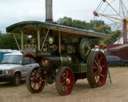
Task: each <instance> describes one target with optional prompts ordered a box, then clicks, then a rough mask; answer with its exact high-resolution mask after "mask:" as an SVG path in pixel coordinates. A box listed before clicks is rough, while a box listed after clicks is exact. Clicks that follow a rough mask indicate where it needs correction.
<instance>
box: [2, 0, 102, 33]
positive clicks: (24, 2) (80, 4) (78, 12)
mask: <svg viewBox="0 0 128 102" xmlns="http://www.w3.org/2000/svg"><path fill="white" fill-rule="evenodd" d="M99 2H100V0H53V16H54V17H53V19H54V20H57V19H58V18H61V17H64V16H67V17H72V18H74V19H79V20H86V21H89V20H90V19H93V14H92V12H93V10H94V9H95V8H96V7H97V5H98V3H99ZM44 19H45V0H0V30H2V31H5V27H7V26H8V25H11V24H13V23H16V22H20V21H27V20H38V21H44Z"/></svg>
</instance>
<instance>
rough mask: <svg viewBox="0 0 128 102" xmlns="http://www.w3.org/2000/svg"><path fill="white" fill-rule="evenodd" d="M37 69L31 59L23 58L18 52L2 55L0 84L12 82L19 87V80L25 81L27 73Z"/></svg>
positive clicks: (36, 65)
mask: <svg viewBox="0 0 128 102" xmlns="http://www.w3.org/2000/svg"><path fill="white" fill-rule="evenodd" d="M36 67H39V65H38V64H37V63H35V61H34V60H33V59H31V58H28V57H23V55H22V53H21V52H19V51H14V52H12V53H7V54H5V55H4V57H3V60H2V61H1V64H0V82H12V83H13V84H15V85H19V84H20V82H21V80H25V78H26V76H27V73H28V71H30V70H32V69H33V68H36Z"/></svg>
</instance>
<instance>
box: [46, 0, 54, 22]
mask: <svg viewBox="0 0 128 102" xmlns="http://www.w3.org/2000/svg"><path fill="white" fill-rule="evenodd" d="M45 6H46V7H45V9H46V19H45V20H46V22H52V21H53V18H52V16H53V14H52V0H45Z"/></svg>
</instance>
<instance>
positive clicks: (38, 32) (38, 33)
mask: <svg viewBox="0 0 128 102" xmlns="http://www.w3.org/2000/svg"><path fill="white" fill-rule="evenodd" d="M37 49H38V51H40V30H39V29H38V30H37Z"/></svg>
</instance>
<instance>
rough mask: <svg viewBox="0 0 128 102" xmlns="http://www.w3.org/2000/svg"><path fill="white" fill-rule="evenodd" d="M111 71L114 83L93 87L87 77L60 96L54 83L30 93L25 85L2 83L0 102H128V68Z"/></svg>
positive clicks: (0, 86) (112, 69)
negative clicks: (15, 85)
mask: <svg viewBox="0 0 128 102" xmlns="http://www.w3.org/2000/svg"><path fill="white" fill-rule="evenodd" d="M110 72H111V76H112V81H113V84H112V85H110V83H109V80H108V82H107V84H106V85H105V86H104V87H102V88H96V89H91V88H90V87H89V85H88V82H87V80H86V79H85V80H79V81H78V82H77V83H76V85H75V87H74V89H73V92H72V94H71V95H69V96H59V95H58V93H57V91H56V89H55V86H54V84H53V85H47V86H46V87H45V89H44V90H43V92H41V93H39V94H30V93H29V92H28V90H27V89H26V86H25V85H21V86H18V87H13V86H11V85H9V84H1V85H0V102H128V68H127V67H119V68H111V69H110Z"/></svg>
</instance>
